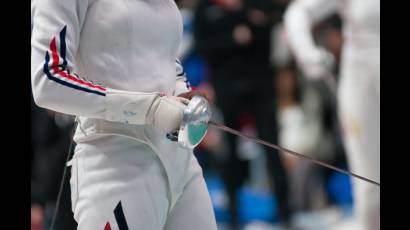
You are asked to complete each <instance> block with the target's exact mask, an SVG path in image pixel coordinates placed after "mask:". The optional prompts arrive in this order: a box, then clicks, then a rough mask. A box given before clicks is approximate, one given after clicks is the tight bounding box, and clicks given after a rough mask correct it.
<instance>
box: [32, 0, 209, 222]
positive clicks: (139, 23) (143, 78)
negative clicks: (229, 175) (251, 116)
mask: <svg viewBox="0 0 410 230" xmlns="http://www.w3.org/2000/svg"><path fill="white" fill-rule="evenodd" d="M32 3H33V2H32ZM34 3H35V10H34V12H33V15H32V22H34V23H33V28H32V38H31V47H32V49H31V80H32V81H31V82H32V89H33V98H34V101H35V103H36V104H37V105H38V106H40V107H43V108H46V109H50V110H53V111H57V112H60V113H65V114H70V115H76V116H77V118H78V119H77V120H78V121H79V122H78V127H77V130H76V132H75V135H74V141H75V142H76V147H75V153H74V156H73V159H72V160H71V161H70V162H69V163H68V165H71V166H72V168H71V180H70V183H71V202H72V210H73V212H74V218H75V220H76V221H77V223H78V229H83V230H88V229H104V230H111V229H120V230H124V229H166V230H171V229H172V230H174V229H175V230H176V229H178V230H180V229H197V230H199V229H203V230H212V229H213V230H216V222H215V217H214V213H213V210H212V204H211V200H210V198H209V194H208V190H207V188H206V185H205V181H204V179H203V175H202V169H201V168H200V166H199V164H198V162H197V160H196V159H195V157H194V156H193V154H192V151H191V150H190V149H186V148H183V147H181V145H180V144H179V143H177V142H173V141H171V140H169V139H168V138H167V137H166V134H167V133H169V132H172V131H174V130H176V129H177V128H178V127H179V126H180V123H181V120H182V114H183V110H184V108H185V107H186V104H187V103H188V102H189V99H191V98H192V96H194V95H196V94H200V93H196V92H195V91H191V87H190V86H189V83H188V81H187V79H186V76H185V72H184V70H183V68H182V66H181V64H180V62H179V61H178V60H177V51H178V47H179V43H180V40H181V37H182V19H181V15H180V13H179V11H178V8H177V6H176V4H175V2H174V1H173V0H150V1H108V0H99V1H97V0H73V1H67V0H34ZM96 82H98V83H99V84H96ZM103 85H104V86H103Z"/></svg>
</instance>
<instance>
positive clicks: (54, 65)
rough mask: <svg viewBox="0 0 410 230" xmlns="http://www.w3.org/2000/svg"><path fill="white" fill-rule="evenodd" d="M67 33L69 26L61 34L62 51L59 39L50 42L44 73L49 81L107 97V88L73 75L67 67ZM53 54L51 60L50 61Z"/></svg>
mask: <svg viewBox="0 0 410 230" xmlns="http://www.w3.org/2000/svg"><path fill="white" fill-rule="evenodd" d="M66 31H67V26H64V28H63V29H62V30H61V32H60V37H59V43H60V49H59V50H58V49H57V39H56V37H53V39H52V40H51V42H50V49H49V50H48V51H47V52H46V56H45V63H44V67H43V71H44V73H45V74H46V76H47V78H48V79H49V80H52V81H55V82H57V83H58V84H61V85H64V86H66V87H70V88H73V89H76V90H80V91H83V92H87V93H92V94H96V95H100V96H105V94H106V88H104V87H102V86H99V85H96V84H94V83H92V82H91V81H86V80H84V79H81V78H80V77H79V76H78V75H76V74H71V73H70V70H69V69H68V66H67V60H66V50H67V46H66V41H65V37H66ZM50 53H51V60H50Z"/></svg>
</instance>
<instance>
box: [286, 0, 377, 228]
mask: <svg viewBox="0 0 410 230" xmlns="http://www.w3.org/2000/svg"><path fill="white" fill-rule="evenodd" d="M332 13H339V14H340V15H341V17H342V19H343V38H344V44H343V52H342V59H341V73H340V74H341V78H340V82H339V87H338V95H337V96H338V107H339V108H338V109H339V118H340V120H341V124H342V127H343V133H344V142H345V147H346V151H347V155H348V162H349V166H350V169H351V170H352V171H353V172H355V173H357V174H360V175H363V176H365V177H368V178H370V179H373V180H375V181H378V182H380V0H295V1H294V2H292V3H291V5H290V6H289V8H288V9H287V12H286V14H285V25H286V30H287V33H288V38H289V43H290V46H291V48H292V50H293V51H294V54H295V56H296V59H297V61H298V63H299V64H300V67H301V68H302V70H303V71H304V72H305V75H306V76H307V77H309V78H312V79H319V78H320V77H323V76H325V73H326V71H328V70H327V69H326V68H327V66H326V63H327V60H326V58H327V55H326V54H325V52H323V50H322V49H320V48H318V46H317V45H316V44H315V43H314V40H313V36H312V33H311V29H312V26H314V25H315V24H316V23H317V22H319V21H320V20H323V19H324V18H325V17H326V16H329V15H330V14H332ZM352 181H353V189H354V202H355V213H356V217H357V223H358V227H359V229H379V228H380V187H377V186H375V185H373V184H369V183H366V182H364V181H361V180H356V179H352Z"/></svg>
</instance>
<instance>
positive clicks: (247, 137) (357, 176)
mask: <svg viewBox="0 0 410 230" xmlns="http://www.w3.org/2000/svg"><path fill="white" fill-rule="evenodd" d="M209 125H210V126H212V127H214V128H217V129H220V130H223V131H225V132H228V133H231V134H233V135H236V136H240V137H243V138H246V139H248V140H251V141H254V142H257V143H259V144H261V145H265V146H268V147H270V148H273V149H276V150H278V151H280V152H283V153H288V154H292V155H293V156H296V157H298V158H303V159H306V160H309V161H311V162H313V163H315V164H318V165H321V166H323V167H326V168H330V169H332V170H335V171H338V172H341V173H343V174H346V175H348V176H352V177H355V178H358V179H360V180H363V181H366V182H368V183H371V184H374V185H377V186H380V183H379V182H376V181H374V180H371V179H369V178H366V177H363V176H360V175H358V174H356V173H352V172H349V171H347V170H344V169H341V168H338V167H336V166H333V165H331V164H328V163H325V162H322V161H320V160H316V159H314V158H312V157H310V156H306V155H303V154H300V153H297V152H295V151H292V150H289V149H286V148H283V147H281V146H279V145H275V144H272V143H269V142H267V141H264V140H262V139H259V138H256V137H252V136H250V135H247V134H243V133H241V132H239V131H238V130H235V129H232V128H229V127H227V126H225V125H222V124H218V123H216V122H213V121H209Z"/></svg>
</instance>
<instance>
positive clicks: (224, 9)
mask: <svg viewBox="0 0 410 230" xmlns="http://www.w3.org/2000/svg"><path fill="white" fill-rule="evenodd" d="M278 6H280V5H277V4H274V2H273V1H267V0H266V1H264V0H249V1H243V0H203V1H202V2H201V3H200V4H199V6H198V8H197V11H196V14H195V20H194V30H195V32H194V35H195V42H196V49H197V51H198V53H199V54H201V55H202V56H203V58H204V59H205V60H206V61H207V64H208V65H209V71H210V79H209V81H210V83H211V84H212V85H213V87H214V89H215V94H216V95H215V96H216V104H217V106H218V107H219V108H220V109H221V111H222V114H223V117H224V120H225V124H226V125H227V126H229V127H232V128H234V129H240V121H239V118H240V117H241V115H243V114H244V113H246V112H248V113H251V114H252V116H253V117H254V120H255V125H256V128H257V132H258V135H259V137H260V138H263V139H265V140H267V141H269V142H272V143H277V141H278V128H277V121H276V105H275V98H274V90H273V80H274V79H273V76H274V70H273V69H272V66H271V64H270V62H269V58H270V33H271V28H272V25H273V24H274V23H275V21H276V20H277V19H278V18H280V12H281V11H283V8H284V6H282V7H278ZM227 138H228V143H229V148H230V154H229V157H228V159H227V160H226V162H225V163H224V164H225V165H223V167H222V168H223V177H224V181H225V185H226V187H227V192H228V195H229V197H230V206H229V210H230V213H231V218H232V225H233V229H237V228H238V227H239V218H238V208H237V204H238V203H237V196H236V192H237V190H238V188H239V187H240V186H241V185H242V184H243V182H244V180H245V179H246V178H247V177H248V173H249V172H248V165H249V161H248V160H243V159H240V157H238V154H237V138H236V136H233V135H228V136H227ZM265 150H266V152H267V159H268V161H267V162H268V169H269V171H270V174H271V176H272V177H273V183H271V184H272V187H273V191H274V193H275V194H276V196H277V198H278V202H279V213H280V217H281V220H282V221H283V223H285V224H287V223H288V222H289V217H290V211H289V207H288V182H287V175H286V173H285V170H284V168H283V165H282V163H281V161H280V158H279V155H278V153H277V152H276V151H275V150H273V149H270V148H266V149H265Z"/></svg>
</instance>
